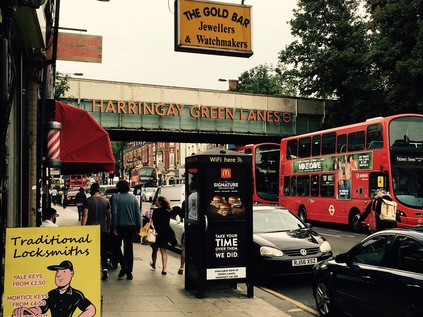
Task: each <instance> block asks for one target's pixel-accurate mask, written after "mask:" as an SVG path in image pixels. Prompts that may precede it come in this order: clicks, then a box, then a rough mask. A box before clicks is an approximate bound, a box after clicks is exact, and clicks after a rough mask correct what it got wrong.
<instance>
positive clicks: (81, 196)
mask: <svg viewBox="0 0 423 317" xmlns="http://www.w3.org/2000/svg"><path fill="white" fill-rule="evenodd" d="M75 204H76V207H77V208H78V220H79V221H81V219H82V214H83V212H84V207H85V206H86V204H87V195H85V191H84V189H83V188H82V187H79V192H78V193H77V194H76V195H75Z"/></svg>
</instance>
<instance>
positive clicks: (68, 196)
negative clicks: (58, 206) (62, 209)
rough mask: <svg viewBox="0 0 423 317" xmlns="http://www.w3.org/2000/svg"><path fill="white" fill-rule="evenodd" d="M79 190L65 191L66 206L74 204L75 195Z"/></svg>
mask: <svg viewBox="0 0 423 317" xmlns="http://www.w3.org/2000/svg"><path fill="white" fill-rule="evenodd" d="M78 192H79V190H76V189H75V190H71V189H70V190H68V192H67V193H66V206H71V205H75V197H76V194H77V193H78Z"/></svg>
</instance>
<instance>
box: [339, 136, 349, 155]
mask: <svg viewBox="0 0 423 317" xmlns="http://www.w3.org/2000/svg"><path fill="white" fill-rule="evenodd" d="M345 152H347V135H346V134H340V135H338V141H337V142H336V153H345Z"/></svg>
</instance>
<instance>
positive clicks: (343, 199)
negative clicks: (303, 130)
mask: <svg viewBox="0 0 423 317" xmlns="http://www.w3.org/2000/svg"><path fill="white" fill-rule="evenodd" d="M422 131H423V115H419V114H400V115H394V116H390V117H385V118H382V117H379V118H373V119H369V120H367V121H365V122H362V123H357V124H352V125H348V126H343V127H339V128H334V129H329V130H324V131H319V132H314V133H308V134H304V135H297V136H292V137H288V138H284V139H282V141H281V164H280V184H281V186H280V192H279V205H281V206H284V207H287V208H288V209H290V210H291V211H292V212H294V213H296V214H298V216H299V217H300V218H301V219H303V220H315V221H322V222H332V223H339V224H348V225H349V226H350V228H351V229H352V230H354V231H360V229H361V226H360V224H359V223H358V222H357V219H358V217H359V215H360V213H362V212H363V211H364V210H365V208H366V206H367V204H368V203H369V202H370V201H371V198H372V196H373V193H374V191H375V190H376V189H378V188H383V189H385V190H387V191H389V192H390V194H391V196H392V198H393V200H394V201H396V202H397V204H398V205H397V206H398V207H397V208H398V212H397V219H398V226H413V225H423V192H422V186H423V133H422Z"/></svg>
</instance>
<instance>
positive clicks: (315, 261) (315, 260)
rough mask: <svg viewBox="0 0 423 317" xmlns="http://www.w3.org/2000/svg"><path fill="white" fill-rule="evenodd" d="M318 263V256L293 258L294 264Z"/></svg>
mask: <svg viewBox="0 0 423 317" xmlns="http://www.w3.org/2000/svg"><path fill="white" fill-rule="evenodd" d="M316 263H317V258H311V259H300V260H292V266H302V265H313V264H316Z"/></svg>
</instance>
